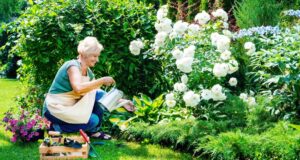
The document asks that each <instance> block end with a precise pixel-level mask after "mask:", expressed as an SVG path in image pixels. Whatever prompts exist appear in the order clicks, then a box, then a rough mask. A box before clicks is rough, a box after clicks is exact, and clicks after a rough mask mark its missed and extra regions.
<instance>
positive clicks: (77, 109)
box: [46, 76, 96, 124]
mask: <svg viewBox="0 0 300 160" xmlns="http://www.w3.org/2000/svg"><path fill="white" fill-rule="evenodd" d="M81 81H82V82H88V81H89V77H88V76H82V78H81ZM95 96H96V90H92V91H90V92H88V93H86V94H84V95H78V94H75V93H74V91H70V92H66V93H59V94H51V93H48V94H47V96H46V103H47V109H48V110H49V112H50V113H51V114H52V115H53V116H55V117H56V118H58V119H60V120H62V121H65V122H67V123H71V124H86V123H88V121H89V119H90V116H91V114H92V111H93V107H94V103H95Z"/></svg>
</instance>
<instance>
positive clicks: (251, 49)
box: [244, 42, 256, 55]
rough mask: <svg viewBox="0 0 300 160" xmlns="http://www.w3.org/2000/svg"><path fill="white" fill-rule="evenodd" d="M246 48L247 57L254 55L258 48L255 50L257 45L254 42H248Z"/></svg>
mask: <svg viewBox="0 0 300 160" xmlns="http://www.w3.org/2000/svg"><path fill="white" fill-rule="evenodd" d="M244 48H245V49H246V50H247V53H246V54H247V55H251V54H252V53H254V52H255V50H256V48H255V44H254V43H252V42H246V43H245V44H244Z"/></svg>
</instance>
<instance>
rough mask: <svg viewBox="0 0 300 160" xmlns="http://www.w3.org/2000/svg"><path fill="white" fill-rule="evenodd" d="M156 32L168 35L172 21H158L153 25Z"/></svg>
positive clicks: (167, 19)
mask: <svg viewBox="0 0 300 160" xmlns="http://www.w3.org/2000/svg"><path fill="white" fill-rule="evenodd" d="M154 27H155V29H156V30H157V32H166V33H170V32H172V30H173V28H172V20H171V19H169V18H163V19H161V20H160V21H157V22H156V23H155V25H154Z"/></svg>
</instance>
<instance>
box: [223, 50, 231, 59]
mask: <svg viewBox="0 0 300 160" xmlns="http://www.w3.org/2000/svg"><path fill="white" fill-rule="evenodd" d="M230 56H231V52H230V51H228V50H226V51H224V52H222V53H221V59H222V60H224V61H226V60H228V59H230Z"/></svg>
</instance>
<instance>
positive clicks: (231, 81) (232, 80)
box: [229, 77, 238, 86]
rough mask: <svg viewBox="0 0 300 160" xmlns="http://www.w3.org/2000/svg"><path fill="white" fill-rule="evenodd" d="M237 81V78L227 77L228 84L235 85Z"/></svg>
mask: <svg viewBox="0 0 300 160" xmlns="http://www.w3.org/2000/svg"><path fill="white" fill-rule="evenodd" d="M237 83H238V82H237V79H236V78H234V77H232V78H230V79H229V85H230V86H236V85H237Z"/></svg>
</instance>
